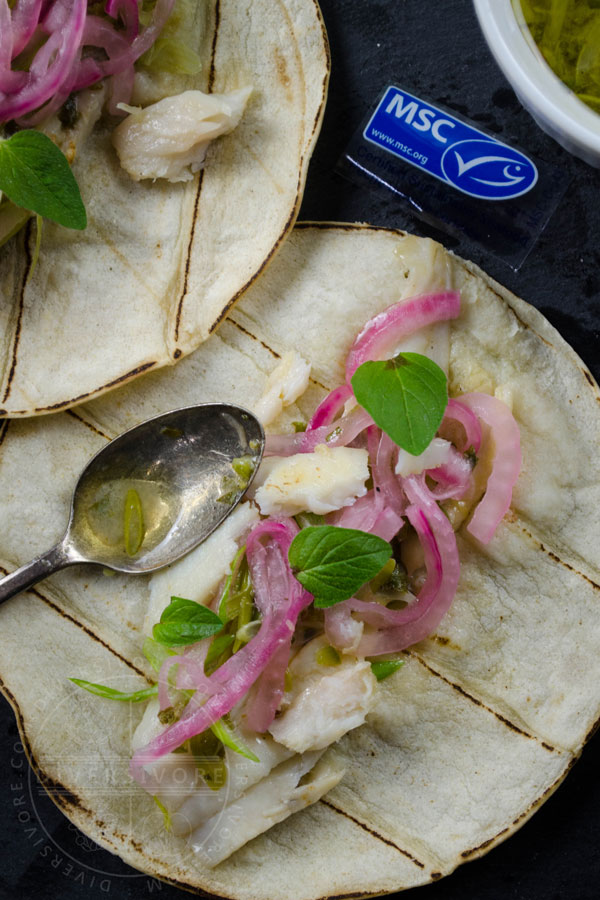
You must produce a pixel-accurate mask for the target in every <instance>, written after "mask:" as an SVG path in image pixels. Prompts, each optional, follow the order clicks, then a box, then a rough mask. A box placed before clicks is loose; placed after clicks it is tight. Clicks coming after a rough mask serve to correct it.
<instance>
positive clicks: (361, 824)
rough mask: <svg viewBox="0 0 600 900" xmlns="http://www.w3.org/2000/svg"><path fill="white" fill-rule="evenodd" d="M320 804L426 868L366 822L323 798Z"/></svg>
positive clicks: (420, 866)
mask: <svg viewBox="0 0 600 900" xmlns="http://www.w3.org/2000/svg"><path fill="white" fill-rule="evenodd" d="M319 802H320V803H322V804H323V806H327V807H328V808H329V809H332V810H333V811H334V812H336V813H338V815H340V816H344V818H345V819H349V820H350V821H351V822H354V824H355V825H358V827H359V828H362V830H363V831H366V832H367V833H368V834H370V835H371V836H372V837H374V838H377V840H378V841H382V842H383V843H384V844H387V845H388V847H393V848H394V850H397V851H398V853H401V854H402V856H406V858H407V859H410V861H411V862H413V863H414V864H415V866H418V867H419V869H424V868H425V863H422V862H421V861H420V860H418V859H417V858H416V857H415V856H413V855H412V854H411V853H409V852H408V850H403V849H402V847H399V846H398V845H397V844H395V843H394V842H393V841H390V839H389V838H386V837H384V836H383V835H382V834H379V832H377V831H375V830H374V829H373V828H370V827H369V826H368V825H365V823H364V822H361V821H360V819H356V818H355V817H354V816H351V815H350V813H348V812H346V810H344V809H340V808H339V806H335V805H334V804H333V803H332V802H331V801H330V800H325V799H324V798H323V797H321V799H320V801H319Z"/></svg>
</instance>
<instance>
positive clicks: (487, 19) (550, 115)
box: [474, 0, 600, 168]
mask: <svg viewBox="0 0 600 900" xmlns="http://www.w3.org/2000/svg"><path fill="white" fill-rule="evenodd" d="M474 3H475V11H476V13H477V17H478V19H479V24H480V25H481V29H482V31H483V33H484V35H485V39H486V41H487V42H488V45H489V48H490V50H491V51H492V53H493V54H494V57H495V58H496V62H497V63H498V65H499V66H500V68H501V69H502V71H503V73H504V75H505V76H506V78H508V80H509V81H510V83H511V85H512V87H513V89H514V91H515V93H516V94H517V96H518V98H519V100H520V101H521V103H522V104H523V106H524V107H525V109H527V110H528V111H529V112H530V113H531V115H532V116H533V118H534V119H535V120H536V122H537V123H538V125H539V126H540V128H543V129H544V131H545V132H547V134H549V135H551V137H553V138H554V139H555V140H557V141H558V143H559V144H562V146H563V147H564V148H565V149H566V150H568V151H569V152H570V153H573V154H574V155H575V156H579V157H580V158H581V159H584V160H585V161H586V162H587V163H589V164H590V165H592V166H596V167H597V168H600V115H598V114H597V113H595V112H594V111H593V110H592V109H590V107H589V106H586V104H585V103H582V102H581V100H579V99H578V98H577V97H576V96H575V94H574V93H573V92H572V91H570V90H569V88H568V87H567V86H566V85H565V84H563V82H562V81H561V80H560V78H558V76H556V75H555V74H554V72H553V71H552V69H551V68H550V66H549V65H548V64H547V63H546V62H545V60H544V58H543V56H542V54H541V53H540V51H539V50H538V48H537V47H536V45H535V42H534V40H533V38H532V37H531V34H530V33H529V29H528V28H527V25H526V24H525V20H524V18H523V14H522V12H521V7H520V4H519V3H518V2H515V4H514V5H513V0H474Z"/></svg>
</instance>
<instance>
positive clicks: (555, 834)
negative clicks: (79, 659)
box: [0, 0, 600, 900]
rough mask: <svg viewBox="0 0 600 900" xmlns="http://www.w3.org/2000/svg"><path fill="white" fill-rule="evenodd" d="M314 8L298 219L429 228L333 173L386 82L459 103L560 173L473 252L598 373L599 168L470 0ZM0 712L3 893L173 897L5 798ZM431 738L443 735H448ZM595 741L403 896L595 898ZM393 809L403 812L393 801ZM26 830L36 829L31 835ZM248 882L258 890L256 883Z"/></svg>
mask: <svg viewBox="0 0 600 900" xmlns="http://www.w3.org/2000/svg"><path fill="white" fill-rule="evenodd" d="M322 9H323V14H324V17H325V21H326V24H327V28H328V32H329V39H330V42H331V50H332V63H333V65H332V77H331V87H330V93H329V102H328V107H327V112H326V116H325V122H324V126H323V131H322V134H321V137H320V140H319V143H318V146H317V149H316V152H315V154H314V158H313V161H312V164H311V167H310V171H309V177H308V185H307V188H306V194H305V199H304V204H303V207H302V212H301V219H315V220H332V221H333V220H340V221H342V220H346V221H355V220H357V221H367V222H370V223H372V224H376V225H389V226H394V227H400V228H406V229H408V230H412V231H415V232H417V233H423V234H424V233H427V232H426V231H425V230H424V229H423V228H422V227H421V226H420V225H419V222H418V221H416V220H414V219H413V218H412V217H411V216H410V215H409V214H407V213H406V212H405V211H404V210H403V209H401V208H399V206H398V204H397V201H395V200H394V199H393V198H391V199H389V200H385V199H382V198H381V197H379V196H376V195H374V194H371V193H369V192H368V191H365V190H364V189H359V188H355V187H354V186H353V185H351V184H349V183H347V182H344V181H342V180H340V179H339V178H338V177H336V176H335V175H334V172H333V168H334V165H335V162H336V160H337V158H338V156H339V155H340V153H341V152H342V150H343V148H344V147H345V145H346V143H347V142H348V140H349V138H350V136H351V134H352V133H353V132H354V130H355V129H356V127H357V126H358V124H359V123H360V121H361V119H362V118H363V116H364V114H365V113H366V112H367V110H368V108H369V107H370V106H371V105H372V103H373V102H374V101H375V100H376V99H377V96H378V94H379V93H380V92H381V91H382V90H383V88H384V87H385V86H386V85H387V84H388V83H394V82H396V83H398V84H401V85H403V86H404V87H406V88H407V89H408V90H411V91H413V92H415V93H416V94H423V95H424V96H426V97H428V98H429V99H431V100H432V101H433V102H435V101H438V102H441V103H443V104H445V105H447V106H449V107H451V108H454V109H456V110H457V111H459V112H461V113H463V114H465V115H467V116H468V117H470V118H471V119H472V120H474V121H475V122H476V123H479V124H480V126H481V127H483V128H484V129H489V130H490V131H491V132H492V133H493V134H497V135H498V136H499V137H500V138H502V139H504V140H507V141H509V142H511V141H514V142H516V143H517V144H518V145H519V146H520V147H521V148H522V149H523V150H525V151H526V152H529V153H531V154H533V155H535V156H538V157H540V158H542V159H544V160H547V161H549V162H551V163H554V164H555V165H558V166H560V167H561V168H562V169H563V170H564V176H565V179H570V180H571V181H570V186H569V189H568V192H567V193H566V195H565V196H564V198H563V200H562V202H561V204H560V206H559V207H558V209H557V211H556V213H555V214H554V216H553V218H552V220H551V221H550V223H549V225H548V227H547V228H546V231H545V233H544V234H543V235H542V237H541V239H540V240H539V242H538V244H537V246H536V247H535V248H534V249H533V251H532V253H531V254H530V256H529V258H528V260H526V262H525V263H524V265H523V266H522V268H521V271H520V272H518V273H514V272H513V271H511V270H510V269H509V268H507V267H506V266H503V265H502V264H501V263H500V262H498V261H497V260H495V259H494V258H493V257H491V256H490V255H488V254H487V253H485V252H483V251H482V252H481V253H477V254H475V253H471V256H472V258H474V259H475V261H476V262H478V263H479V264H480V265H481V266H482V267H483V268H485V269H486V270H487V271H488V272H489V273H490V274H491V275H493V276H494V277H496V278H497V279H498V280H499V281H501V282H503V283H504V284H506V285H507V286H508V287H509V288H510V289H511V290H513V291H514V292H515V293H517V294H518V295H520V296H521V297H523V298H524V299H525V300H527V301H529V302H530V303H532V304H534V305H535V306H537V307H538V308H539V309H540V310H541V311H542V312H543V313H544V314H545V315H546V316H547V317H548V319H549V320H550V321H551V322H552V323H553V324H554V325H555V326H556V327H557V328H558V329H559V330H560V331H561V332H562V334H563V335H564V336H565V338H566V339H567V340H568V341H569V342H570V343H571V344H572V345H573V346H574V348H575V350H576V351H577V352H578V353H579V354H580V355H581V357H582V358H583V360H584V361H585V362H586V363H587V365H588V367H589V368H590V369H591V371H592V372H593V374H594V375H595V377H596V378H597V379H599V380H600V309H599V303H600V246H599V236H600V208H599V204H598V189H599V187H600V172H599V171H596V170H594V169H592V168H590V167H588V166H587V165H586V164H585V163H583V162H580V161H579V160H576V159H574V158H572V157H571V156H569V154H568V153H566V152H565V151H563V150H562V149H561V148H560V147H559V146H558V145H557V144H555V143H554V142H553V141H552V140H551V139H550V138H549V137H547V136H546V135H545V134H544V133H543V132H542V131H541V130H539V128H538V127H537V126H536V125H535V123H534V122H533V120H532V119H531V118H530V116H529V114H528V113H527V112H525V110H523V109H522V108H521V106H520V105H519V102H518V101H517V99H516V97H515V95H514V93H513V92H512V90H511V89H510V87H509V85H508V83H507V82H506V81H505V79H504V78H503V76H502V75H501V74H500V71H499V70H498V68H497V67H496V65H495V63H494V61H493V59H492V56H491V54H490V52H489V51H488V49H487V46H486V45H485V42H484V40H483V38H482V36H481V34H480V32H479V28H478V25H477V22H476V19H475V15H474V13H473V10H472V7H471V3H470V0H322ZM458 251H459V252H460V247H459V248H458ZM526 600H527V598H526V597H524V598H523V601H524V602H526ZM1 715H2V723H3V726H4V729H3V730H4V735H5V736H4V739H3V741H2V742H1V745H0V898H2V900H4V898H9V900H29V898H33V897H38V896H39V897H40V898H44V900H45V898H56V900H80V898H89V900H98V898H102V897H117V898H123V900H133V898H144V897H146V896H149V895H150V894H153V895H159V896H161V897H164V898H165V900H167V898H168V900H175V898H176V897H183V896H184V894H183V893H182V892H180V891H178V890H177V889H175V888H173V887H170V886H168V885H164V884H162V885H161V884H159V883H158V882H154V881H152V880H151V879H148V878H146V877H142V876H140V875H139V873H135V872H134V871H133V870H132V869H129V868H128V867H127V866H125V865H124V864H122V863H121V862H120V860H118V859H116V858H115V857H112V856H111V855H110V854H108V853H106V852H105V851H104V850H101V849H100V848H96V847H95V845H91V846H90V845H89V843H88V842H86V841H84V840H83V838H82V836H81V835H79V834H78V832H77V831H76V830H75V829H74V827H73V826H72V825H70V823H69V822H68V821H67V820H66V819H65V818H64V817H63V816H62V814H61V813H60V812H59V811H58V810H57V809H56V807H55V806H54V805H53V803H52V802H51V801H50V800H49V799H48V798H47V797H46V796H45V795H43V792H40V793H41V794H42V795H41V796H40V794H39V793H38V792H37V790H36V789H35V786H33V793H32V796H33V797H34V798H35V804H36V808H37V810H38V814H39V821H36V817H35V814H34V812H33V811H31V803H28V805H27V806H26V807H15V806H13V800H15V799H16V798H18V797H19V796H21V795H22V794H23V791H21V790H20V789H19V787H18V785H19V784H20V783H21V776H20V772H21V770H20V769H18V768H13V767H12V764H11V760H12V761H13V762H14V764H15V765H16V766H19V765H20V764H21V763H22V760H23V754H22V753H21V752H20V748H19V746H18V743H17V742H18V733H17V729H16V725H15V723H14V719H13V716H12V713H11V711H10V708H9V707H8V705H7V704H6V703H5V702H4V701H2V708H1ZM439 739H440V741H443V740H444V736H443V734H440V736H439ZM599 741H600V738H599V737H596V738H593V739H592V740H591V741H590V743H589V745H588V746H587V748H586V749H585V750H584V753H583V756H582V758H581V760H580V761H579V762H578V763H577V765H576V766H575V767H574V769H573V771H572V772H571V773H570V774H569V776H568V777H567V780H566V782H565V783H564V784H563V786H561V788H560V789H559V790H558V792H557V793H556V794H554V795H553V796H552V797H551V798H550V799H549V800H548V801H547V803H546V804H545V805H544V806H543V807H542V808H541V810H540V811H539V812H537V813H536V815H535V816H534V817H533V819H532V820H531V821H530V822H528V823H527V824H526V825H524V826H523V827H522V829H521V830H520V831H519V832H518V833H517V834H516V835H515V836H514V837H512V838H511V839H510V840H509V841H508V842H506V843H504V844H502V845H501V846H500V847H498V848H496V849H495V850H493V851H492V852H491V853H490V854H489V855H488V856H486V857H484V858H483V859H482V860H478V861H474V862H471V863H469V864H467V865H465V866H463V867H461V868H460V869H459V870H457V871H456V872H455V873H454V874H453V875H451V876H449V877H448V878H444V879H442V880H441V881H439V882H437V883H435V884H433V885H430V886H427V887H423V888H417V889H415V890H413V891H411V892H410V891H409V892H408V893H406V894H404V895H403V896H404V897H406V900H409V898H410V900H413V898H414V900H417V898H418V900H465V898H469V900H471V898H476V900H592V898H593V900H596V898H597V897H598V896H600V885H599V881H600V852H599V849H598V834H599V832H600V779H599V773H598V768H599V763H600V743H599ZM27 796H29V795H27ZM490 802H491V803H493V802H494V799H493V797H490ZM23 809H29V810H30V811H31V821H30V822H29V823H25V822H20V821H19V819H18V817H17V814H18V813H19V812H21V811H22V810H23ZM397 812H398V816H399V817H401V816H402V809H401V808H399V809H398V811H397ZM21 818H22V819H23V820H24V819H25V818H26V816H24V815H22V816H21ZM40 822H41V823H42V824H43V826H44V827H45V829H46V830H47V832H48V835H47V836H43V834H42V831H41V826H40ZM34 827H35V828H37V831H36V832H35V833H32V832H31V829H32V828H34ZM27 828H29V832H28V831H27V830H26V829H27ZM38 842H39V843H38ZM45 847H47V848H49V849H47V850H44V848H45ZM69 854H70V855H71V856H72V857H73V859H69ZM322 865H326V848H324V855H323V857H322V858H321V859H319V860H310V859H307V860H306V868H307V876H309V873H310V870H311V868H313V867H315V866H322ZM69 866H71V868H70V869H69ZM93 870H99V871H93ZM102 873H103V874H102ZM255 890H256V893H257V894H258V895H260V884H257V885H256V886H255Z"/></svg>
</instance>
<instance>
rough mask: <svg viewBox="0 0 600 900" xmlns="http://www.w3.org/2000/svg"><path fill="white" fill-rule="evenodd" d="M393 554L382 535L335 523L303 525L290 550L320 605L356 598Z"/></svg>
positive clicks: (296, 569)
mask: <svg viewBox="0 0 600 900" xmlns="http://www.w3.org/2000/svg"><path fill="white" fill-rule="evenodd" d="M391 555H392V548H391V547H390V545H389V544H388V543H387V541H384V540H382V539H381V538H380V537H377V536H376V535H374V534H367V533H366V532H364V531H357V530H355V529H354V528H336V527H335V526H333V525H320V526H316V527H314V526H309V527H308V528H303V529H302V531H301V532H300V533H299V534H297V535H296V537H295V538H294V540H293V541H292V543H291V546H290V549H289V553H288V556H289V561H290V565H291V566H292V569H293V570H294V574H295V576H296V578H297V579H298V581H299V582H300V584H302V585H303V586H304V587H305V588H306V590H307V591H310V593H311V594H312V595H313V597H314V598H315V606H317V607H320V608H324V607H326V606H333V604H334V603H340V602H341V601H342V600H347V599H348V597H352V595H353V594H354V593H355V592H356V591H357V590H358V589H359V588H360V587H362V585H363V584H365V582H367V581H369V580H370V579H371V578H373V577H374V576H375V575H377V573H378V572H379V571H380V570H381V568H382V567H383V566H384V565H385V563H386V562H387V561H388V559H389V558H390V556H391Z"/></svg>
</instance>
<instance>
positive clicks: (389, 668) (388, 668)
mask: <svg viewBox="0 0 600 900" xmlns="http://www.w3.org/2000/svg"><path fill="white" fill-rule="evenodd" d="M404 662H405V660H403V659H375V660H372V662H371V671H372V672H373V675H374V676H375V678H376V679H377V681H383V679H384V678H388V677H389V676H390V675H393V674H394V672H397V671H398V669H401V668H402V666H403V665H404Z"/></svg>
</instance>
